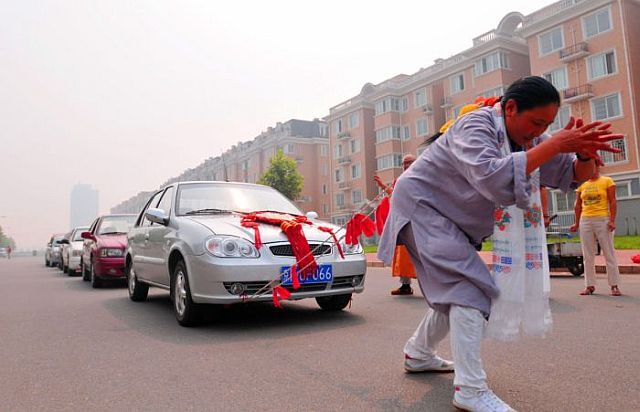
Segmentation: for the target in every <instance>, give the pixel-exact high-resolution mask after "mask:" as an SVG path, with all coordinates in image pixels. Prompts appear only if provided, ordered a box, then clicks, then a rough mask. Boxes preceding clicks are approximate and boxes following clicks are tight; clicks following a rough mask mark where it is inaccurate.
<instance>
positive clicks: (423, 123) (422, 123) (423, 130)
mask: <svg viewBox="0 0 640 412" xmlns="http://www.w3.org/2000/svg"><path fill="white" fill-rule="evenodd" d="M427 133H429V128H428V126H427V119H418V120H417V121H416V136H424V135H426V134H427Z"/></svg>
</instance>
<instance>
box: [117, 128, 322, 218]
mask: <svg viewBox="0 0 640 412" xmlns="http://www.w3.org/2000/svg"><path fill="white" fill-rule="evenodd" d="M278 150H282V151H283V152H284V154H285V155H287V156H289V157H292V158H293V159H295V160H296V162H297V164H298V171H299V172H300V173H301V174H302V176H303V178H304V186H303V189H302V193H301V195H300V197H299V198H298V199H296V200H295V203H296V205H297V206H298V207H299V208H300V209H301V210H303V211H304V212H309V211H315V212H317V213H318V215H319V217H320V218H321V219H326V218H328V217H329V206H330V196H329V188H328V185H329V173H330V172H329V169H330V167H329V163H330V156H329V142H328V137H327V124H326V123H325V122H324V121H322V120H319V119H315V120H310V121H309V120H298V119H292V120H289V121H287V122H284V123H280V122H278V123H277V124H276V126H275V127H269V128H268V129H267V130H266V131H264V132H262V133H260V135H258V136H257V137H256V138H254V139H253V140H250V141H247V142H242V143H238V144H236V145H234V146H232V147H231V148H230V149H229V150H227V151H226V152H224V153H223V154H222V155H220V156H216V157H211V158H209V159H207V160H205V161H204V162H203V163H202V164H200V165H198V166H196V167H195V168H192V169H187V170H185V171H184V172H183V173H181V174H180V175H179V176H177V177H174V178H171V179H169V180H167V181H166V182H165V183H163V184H162V185H161V187H162V186H166V185H168V184H170V183H173V182H177V181H190V180H219V181H230V182H245V183H256V182H257V181H258V180H259V179H260V177H261V176H262V175H263V174H264V173H265V171H266V170H267V168H268V167H269V161H270V160H271V158H272V157H273V156H274V155H275V154H276V152H277V151H278ZM147 200H148V192H141V193H139V194H138V195H136V196H134V197H132V198H130V199H128V200H126V201H124V202H122V203H121V204H119V205H117V206H116V207H114V208H112V209H111V211H112V213H123V212H138V211H140V210H141V208H142V207H143V206H144V204H145V203H146V201H147Z"/></svg>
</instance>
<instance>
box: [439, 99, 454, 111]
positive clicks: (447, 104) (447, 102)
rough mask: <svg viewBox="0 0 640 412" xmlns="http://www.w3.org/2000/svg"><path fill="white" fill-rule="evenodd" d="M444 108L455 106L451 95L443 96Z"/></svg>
mask: <svg viewBox="0 0 640 412" xmlns="http://www.w3.org/2000/svg"><path fill="white" fill-rule="evenodd" d="M440 107H442V108H443V109H449V108H451V107H453V102H452V101H451V97H443V98H442V104H441V105H440Z"/></svg>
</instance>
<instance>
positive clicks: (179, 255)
mask: <svg viewBox="0 0 640 412" xmlns="http://www.w3.org/2000/svg"><path fill="white" fill-rule="evenodd" d="M267 210H268V211H276V212H278V213H281V214H282V213H286V214H288V215H290V216H298V217H299V218H301V219H304V218H305V216H303V214H302V212H301V211H300V210H299V209H298V208H297V207H296V206H295V205H294V204H293V203H291V202H290V201H289V200H288V199H287V198H286V197H284V196H283V195H282V194H281V193H280V192H278V191H276V190H274V189H272V188H270V187H267V186H261V185H253V184H246V183H228V182H182V183H175V184H172V185H169V186H167V187H166V188H164V189H162V190H160V191H158V192H156V193H155V194H153V196H152V197H151V199H150V200H149V201H148V202H147V205H146V206H145V208H144V209H143V210H142V212H141V213H140V215H139V216H138V219H137V221H136V223H135V225H134V226H133V227H132V228H131V230H130V231H129V234H128V249H127V253H126V255H125V268H126V269H125V270H126V273H127V280H128V286H129V297H130V298H131V299H132V300H134V301H143V300H146V298H147V293H148V289H149V286H156V287H159V288H163V289H167V290H169V291H170V294H171V298H172V301H173V306H174V312H175V315H176V318H177V320H178V322H179V323H180V324H181V325H183V326H189V325H192V324H194V323H196V322H197V320H198V314H199V312H200V309H201V305H202V304H233V303H240V302H243V301H245V300H248V301H270V300H271V299H272V294H271V293H272V290H271V287H272V286H277V285H279V283H280V281H282V282H283V284H282V286H283V287H284V288H285V289H287V291H289V292H290V293H291V296H290V298H289V299H290V300H298V299H304V298H315V299H316V301H317V303H318V305H319V306H320V307H321V308H323V309H325V310H342V309H344V308H345V307H346V306H347V305H348V304H349V302H350V300H351V295H352V293H361V292H362V291H363V290H364V278H365V272H366V266H367V265H366V259H365V256H364V253H363V250H362V247H360V245H355V246H348V245H346V244H345V242H344V241H343V240H341V241H340V243H341V249H342V250H343V252H344V258H342V257H341V256H340V254H339V250H338V245H336V243H335V241H334V240H333V237H332V236H331V235H330V234H329V233H327V232H325V231H322V230H320V229H319V228H320V227H325V228H330V229H331V230H333V231H334V233H335V235H336V237H337V239H341V237H344V230H343V229H340V228H339V227H337V226H334V225H332V224H330V223H326V222H322V221H319V220H315V219H313V217H314V216H317V215H315V213H313V214H312V212H310V214H309V216H308V217H307V218H308V219H310V220H311V223H312V224H303V225H302V226H303V230H304V235H305V237H306V239H307V240H308V243H309V245H310V247H311V249H312V251H313V254H314V255H315V259H316V261H317V264H318V269H317V271H316V272H315V273H313V274H309V275H307V276H306V277H305V279H303V280H302V281H301V286H300V288H299V289H293V288H292V286H291V284H290V282H291V275H290V270H291V267H292V265H294V264H296V258H295V257H294V253H293V250H292V246H291V244H290V243H289V241H288V239H287V237H286V236H285V234H284V233H283V232H282V230H281V229H280V227H279V226H273V225H270V224H264V223H260V224H259V226H258V228H259V233H260V237H261V241H262V246H261V247H260V248H258V247H256V238H255V232H254V229H253V228H248V227H244V226H243V225H242V224H241V219H242V217H243V216H246V214H247V213H250V212H256V211H267ZM272 281H274V282H277V283H270V282H272ZM259 291H260V292H261V293H260V294H257V292H259Z"/></svg>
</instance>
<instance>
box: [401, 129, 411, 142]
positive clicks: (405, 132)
mask: <svg viewBox="0 0 640 412" xmlns="http://www.w3.org/2000/svg"><path fill="white" fill-rule="evenodd" d="M400 132H401V133H400V138H401V139H402V140H409V139H411V128H410V127H409V126H402V129H400Z"/></svg>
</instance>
